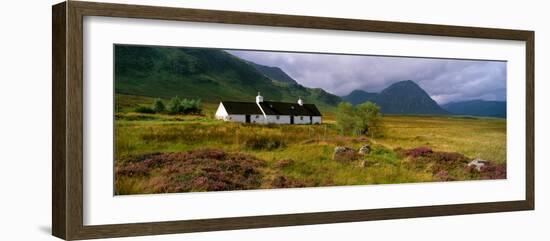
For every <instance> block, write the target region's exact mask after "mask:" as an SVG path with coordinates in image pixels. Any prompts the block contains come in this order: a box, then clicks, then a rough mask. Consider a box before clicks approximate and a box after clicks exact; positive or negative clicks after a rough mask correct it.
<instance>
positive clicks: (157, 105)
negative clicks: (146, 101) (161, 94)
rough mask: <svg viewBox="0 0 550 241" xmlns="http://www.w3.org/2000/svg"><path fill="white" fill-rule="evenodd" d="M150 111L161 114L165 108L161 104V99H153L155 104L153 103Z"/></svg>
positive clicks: (162, 103)
mask: <svg viewBox="0 0 550 241" xmlns="http://www.w3.org/2000/svg"><path fill="white" fill-rule="evenodd" d="M152 109H153V111H155V112H156V113H162V112H164V111H165V110H166V106H165V105H164V102H162V100H161V99H155V102H153V106H152Z"/></svg>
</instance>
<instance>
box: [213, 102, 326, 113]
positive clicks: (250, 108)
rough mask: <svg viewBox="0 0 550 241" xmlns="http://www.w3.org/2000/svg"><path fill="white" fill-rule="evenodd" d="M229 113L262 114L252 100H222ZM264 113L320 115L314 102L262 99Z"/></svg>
mask: <svg viewBox="0 0 550 241" xmlns="http://www.w3.org/2000/svg"><path fill="white" fill-rule="evenodd" d="M222 103H223V106H225V110H226V111H227V113H229V114H249V115H257V114H262V111H261V110H260V108H258V105H256V103H254V102H232V101H222ZM260 105H261V106H262V109H263V110H264V111H265V114H266V115H294V116H322V115H321V112H320V111H319V109H317V107H316V106H315V105H314V104H304V105H301V106H300V105H298V104H297V103H287V102H275V101H264V102H262V103H260Z"/></svg>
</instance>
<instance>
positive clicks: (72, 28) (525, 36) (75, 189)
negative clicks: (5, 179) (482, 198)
mask: <svg viewBox="0 0 550 241" xmlns="http://www.w3.org/2000/svg"><path fill="white" fill-rule="evenodd" d="M84 16H108V17H121V18H143V19H162V20H179V21H194V22H210V23H229V24H246V25H262V26H282V27H298V28H315V29H332V30H348V31H369V32H382V33H399V34H418V35H434V36H452V37H465V38H482V39H504V40H519V41H525V43H526V51H525V58H526V64H527V66H526V70H527V71H526V73H525V75H526V87H527V88H526V98H527V109H526V110H527V111H526V113H525V115H526V120H527V126H526V142H527V143H526V156H525V162H526V170H525V171H526V180H525V181H526V193H525V195H526V196H525V197H526V198H525V200H517V201H502V202H489V203H474V204H456V205H438V206H422V207H402V208H384V209H369V210H349V211H337V212H317V213H301V214H285V215H268V216H252V217H235V218H216V219H203V220H181V221H169V222H152V223H135V224H114V225H96V226H85V225H83V202H82V201H83V200H82V198H83V195H82V194H83V187H82V184H83V181H82V175H83V166H82V160H83V156H82V150H83V139H82V138H83V134H82V133H83V131H82V127H83V118H82V114H83V111H82V108H83V98H82V93H83V75H82V71H83V63H82V62H83V39H82V38H83V36H82V33H83V26H82V24H83V17H84ZM534 41H535V34H534V32H533V31H523V30H508V29H493V28H475V27H462V26H445V25H432V24H416V23H400V22H384V21H369V20H355V19H339V18H324V17H307V16H291V15H275V14H263V13H246V12H229V11H213V10H198V9H183V8H168V7H153V6H137V5H122V4H108V3H94V2H76V1H68V2H63V3H59V4H57V5H54V6H53V7H52V61H53V66H52V81H53V87H52V91H53V93H52V96H53V97H52V102H53V112H52V118H53V120H52V129H53V135H52V138H53V139H52V143H53V147H52V233H53V235H54V236H57V237H59V238H62V239H66V240H76V239H91V238H108V237H122V236H137V235H153V234H171V233H186V232H203V231H214V230H229V229H247V228H265V227H277V226H292V225H310V224H324V223H340V222H356V221H368V220H384V219H398V218H413V217H429V216H443V215H460V214H474V213H492V212H505V211H520V210H533V209H534V207H535V189H534V174H535V172H534V66H535V64H534V60H535V58H534V53H535V52H534Z"/></svg>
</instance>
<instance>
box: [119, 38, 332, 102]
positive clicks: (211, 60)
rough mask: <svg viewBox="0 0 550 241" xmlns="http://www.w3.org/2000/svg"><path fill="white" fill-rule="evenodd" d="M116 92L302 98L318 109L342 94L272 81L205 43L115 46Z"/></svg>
mask: <svg viewBox="0 0 550 241" xmlns="http://www.w3.org/2000/svg"><path fill="white" fill-rule="evenodd" d="M115 92H116V93H117V94H125V95H139V96H147V97H160V98H171V97H173V96H180V97H182V98H194V99H196V98H200V99H202V100H203V101H204V102H211V103H217V102H219V101H222V100H233V101H254V100H255V96H256V95H257V92H261V93H262V95H263V96H264V98H265V99H266V100H273V101H288V102H295V101H296V100H297V99H298V97H301V98H302V99H303V100H304V101H305V102H306V103H313V104H317V105H318V106H319V107H320V108H332V107H333V106H335V105H336V104H338V102H340V101H341V99H340V97H338V96H335V95H332V94H329V93H327V92H325V91H323V90H321V89H310V88H306V87H304V86H301V85H299V84H289V83H285V82H281V81H278V80H272V79H270V78H268V77H266V75H265V74H263V73H261V72H259V71H258V70H257V69H256V68H255V67H254V66H252V65H251V64H250V63H248V62H246V61H244V60H242V59H240V58H238V57H235V56H233V55H231V54H229V53H227V52H225V51H223V50H217V49H204V48H176V47H147V46H127V45H116V46H115Z"/></svg>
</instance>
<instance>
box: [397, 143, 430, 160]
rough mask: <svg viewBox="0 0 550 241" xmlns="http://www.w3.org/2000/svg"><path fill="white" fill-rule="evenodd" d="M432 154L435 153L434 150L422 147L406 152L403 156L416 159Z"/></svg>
mask: <svg viewBox="0 0 550 241" xmlns="http://www.w3.org/2000/svg"><path fill="white" fill-rule="evenodd" d="M431 153H433V151H432V149H431V148H429V147H426V146H421V147H417V148H412V149H408V150H404V152H403V154H404V155H405V156H409V157H413V158H416V157H419V156H427V155H429V154H431Z"/></svg>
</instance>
